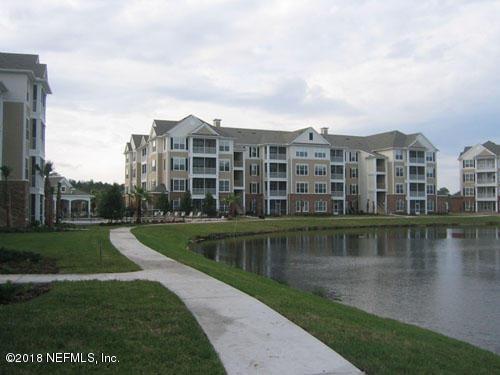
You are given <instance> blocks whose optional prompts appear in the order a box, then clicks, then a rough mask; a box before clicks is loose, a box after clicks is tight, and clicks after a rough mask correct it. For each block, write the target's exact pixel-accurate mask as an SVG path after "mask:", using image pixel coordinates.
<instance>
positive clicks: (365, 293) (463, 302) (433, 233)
mask: <svg viewBox="0 0 500 375" xmlns="http://www.w3.org/2000/svg"><path fill="white" fill-rule="evenodd" d="M193 250H194V251H197V252H199V253H202V254H204V255H205V256H206V257H208V258H210V259H213V260H215V261H218V262H224V263H227V264H230V265H233V266H236V267H240V268H242V269H244V270H246V271H249V272H255V273H258V274H260V275H264V276H267V277H270V278H272V279H275V280H279V281H284V282H286V283H287V284H288V285H290V286H292V287H296V288H300V289H303V290H306V291H315V290H321V291H322V293H325V294H326V295H327V296H328V297H329V298H332V299H334V298H340V299H341V301H342V303H346V304H348V305H352V306H356V307H358V308H360V309H362V310H365V311H368V312H370V313H373V314H376V315H379V316H383V317H389V318H393V319H397V320H400V321H403V322H406V323H411V324H415V325H418V326H421V327H425V328H429V329H431V330H434V331H437V332H440V333H443V334H445V335H447V336H451V337H455V338H458V339H460V340H464V341H467V342H469V343H471V344H474V345H477V346H480V347H483V348H485V349H488V350H491V351H493V352H496V353H498V354H500V228H497V227H463V228H462V227H453V228H446V227H429V228H389V229H386V228H384V229H374V230H363V231H359V230H353V231H343V232H339V231H328V232H301V233H293V234H288V233H287V234H279V235H267V236H254V237H245V238H235V239H234V238H233V239H226V240H220V241H207V242H202V243H199V244H197V245H195V247H194V248H193Z"/></svg>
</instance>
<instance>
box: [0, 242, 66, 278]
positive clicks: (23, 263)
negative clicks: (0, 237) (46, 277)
mask: <svg viewBox="0 0 500 375" xmlns="http://www.w3.org/2000/svg"><path fill="white" fill-rule="evenodd" d="M58 272H59V268H58V267H57V263H56V261H55V259H52V258H47V257H44V256H42V255H40V254H37V253H33V252H31V251H17V250H9V249H5V248H3V247H2V248H0V274H19V273H30V274H33V273H36V274H39V273H58Z"/></svg>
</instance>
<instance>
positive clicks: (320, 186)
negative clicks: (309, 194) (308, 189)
mask: <svg viewBox="0 0 500 375" xmlns="http://www.w3.org/2000/svg"><path fill="white" fill-rule="evenodd" d="M314 192H315V193H316V194H326V184H325V183H322V182H316V183H315V184H314Z"/></svg>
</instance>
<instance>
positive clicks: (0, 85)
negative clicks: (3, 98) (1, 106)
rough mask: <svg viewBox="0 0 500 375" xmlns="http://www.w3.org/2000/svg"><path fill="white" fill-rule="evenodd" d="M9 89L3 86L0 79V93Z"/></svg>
mask: <svg viewBox="0 0 500 375" xmlns="http://www.w3.org/2000/svg"><path fill="white" fill-rule="evenodd" d="M7 91H9V90H7V87H5V85H4V84H3V82H2V81H0V94H1V93H3V92H7Z"/></svg>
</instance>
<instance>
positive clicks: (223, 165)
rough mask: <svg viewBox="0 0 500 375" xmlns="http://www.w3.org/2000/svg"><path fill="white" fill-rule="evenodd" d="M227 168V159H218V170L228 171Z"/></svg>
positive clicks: (228, 164)
mask: <svg viewBox="0 0 500 375" xmlns="http://www.w3.org/2000/svg"><path fill="white" fill-rule="evenodd" d="M229 168H230V163H229V160H227V159H220V160H219V171H220V172H229Z"/></svg>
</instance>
